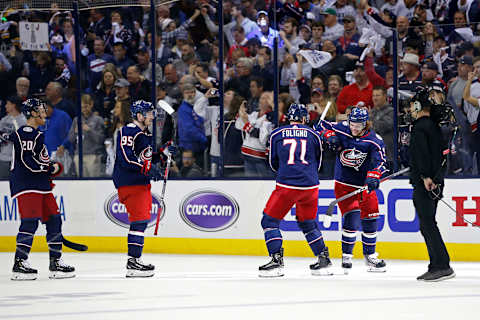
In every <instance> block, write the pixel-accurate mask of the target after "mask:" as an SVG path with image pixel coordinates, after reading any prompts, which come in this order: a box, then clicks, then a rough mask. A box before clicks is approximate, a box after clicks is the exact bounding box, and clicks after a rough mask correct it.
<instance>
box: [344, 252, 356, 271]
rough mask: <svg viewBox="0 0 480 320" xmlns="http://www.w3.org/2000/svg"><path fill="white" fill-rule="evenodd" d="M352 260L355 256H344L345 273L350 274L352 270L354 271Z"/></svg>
mask: <svg viewBox="0 0 480 320" xmlns="http://www.w3.org/2000/svg"><path fill="white" fill-rule="evenodd" d="M352 258H353V254H348V253H344V254H342V268H343V273H345V274H348V273H349V272H350V269H352Z"/></svg>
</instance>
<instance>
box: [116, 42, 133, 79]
mask: <svg viewBox="0 0 480 320" xmlns="http://www.w3.org/2000/svg"><path fill="white" fill-rule="evenodd" d="M113 64H114V65H115V66H116V67H117V68H119V69H120V71H121V73H122V75H123V76H125V75H126V74H127V69H128V67H130V66H132V65H134V64H135V63H134V62H133V61H132V60H131V59H130V58H128V57H127V50H126V48H125V44H124V43H123V42H115V43H114V44H113Z"/></svg>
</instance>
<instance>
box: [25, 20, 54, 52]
mask: <svg viewBox="0 0 480 320" xmlns="http://www.w3.org/2000/svg"><path fill="white" fill-rule="evenodd" d="M19 29H20V45H21V47H22V50H30V51H49V50H50V46H49V45H48V23H45V22H28V21H20V28H19Z"/></svg>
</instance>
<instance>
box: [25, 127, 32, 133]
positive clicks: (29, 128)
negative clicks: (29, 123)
mask: <svg viewBox="0 0 480 320" xmlns="http://www.w3.org/2000/svg"><path fill="white" fill-rule="evenodd" d="M23 131H25V132H33V128H32V127H23Z"/></svg>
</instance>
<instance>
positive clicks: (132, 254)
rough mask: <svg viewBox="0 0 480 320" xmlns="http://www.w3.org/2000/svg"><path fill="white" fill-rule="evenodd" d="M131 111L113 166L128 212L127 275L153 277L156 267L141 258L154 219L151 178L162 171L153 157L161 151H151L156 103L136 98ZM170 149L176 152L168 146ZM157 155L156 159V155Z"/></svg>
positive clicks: (159, 175) (114, 179)
mask: <svg viewBox="0 0 480 320" xmlns="http://www.w3.org/2000/svg"><path fill="white" fill-rule="evenodd" d="M130 111H131V113H132V119H133V122H131V123H129V124H127V125H126V126H124V127H122V128H121V129H120V132H119V133H118V136H117V150H116V158H115V166H114V169H113V182H114V184H115V188H117V190H118V199H119V201H120V202H121V203H123V204H124V205H125V207H126V209H127V212H128V219H129V221H130V231H129V232H128V260H127V274H126V276H127V277H152V276H153V275H154V270H155V267H154V266H153V265H151V264H145V263H143V261H142V260H141V259H140V257H141V255H142V250H143V242H144V232H145V229H146V228H147V225H148V222H149V221H150V219H151V216H150V212H151V209H152V193H151V191H150V189H151V185H150V180H151V179H152V180H158V179H160V178H161V173H160V172H159V170H158V169H157V167H156V166H155V165H153V166H152V161H155V160H160V155H158V154H156V155H158V157H154V154H153V153H152V146H151V145H152V135H151V134H150V133H149V132H148V126H150V125H151V124H152V120H153V118H154V113H153V112H154V106H153V104H152V103H150V102H146V101H144V100H138V101H135V102H134V103H133V104H132V106H131V108H130ZM167 152H172V153H174V152H175V147H173V146H170V147H168V151H167ZM155 158H156V159H155Z"/></svg>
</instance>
